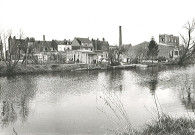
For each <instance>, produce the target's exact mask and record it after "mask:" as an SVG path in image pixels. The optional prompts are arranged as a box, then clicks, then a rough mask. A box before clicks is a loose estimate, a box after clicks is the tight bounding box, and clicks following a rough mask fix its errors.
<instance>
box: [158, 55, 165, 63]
mask: <svg viewBox="0 0 195 135" xmlns="http://www.w3.org/2000/svg"><path fill="white" fill-rule="evenodd" d="M157 60H158V62H161V61H166V58H165V57H163V56H160V57H158V59H157Z"/></svg>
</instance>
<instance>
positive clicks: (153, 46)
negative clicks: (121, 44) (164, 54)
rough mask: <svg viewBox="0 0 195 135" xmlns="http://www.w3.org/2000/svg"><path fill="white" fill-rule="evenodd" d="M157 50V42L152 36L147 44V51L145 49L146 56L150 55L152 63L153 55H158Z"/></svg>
mask: <svg viewBox="0 0 195 135" xmlns="http://www.w3.org/2000/svg"><path fill="white" fill-rule="evenodd" d="M158 52H159V50H158V44H157V43H156V41H155V40H154V38H152V39H151V41H150V43H149V45H148V51H147V56H148V57H152V63H153V59H154V57H157V56H158Z"/></svg>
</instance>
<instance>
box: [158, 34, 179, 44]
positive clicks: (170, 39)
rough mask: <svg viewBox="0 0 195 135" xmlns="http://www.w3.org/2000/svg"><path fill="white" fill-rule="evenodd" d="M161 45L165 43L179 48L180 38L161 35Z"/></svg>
mask: <svg viewBox="0 0 195 135" xmlns="http://www.w3.org/2000/svg"><path fill="white" fill-rule="evenodd" d="M159 43H164V44H168V45H173V46H179V36H174V35H168V34H159Z"/></svg>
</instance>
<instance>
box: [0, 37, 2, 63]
mask: <svg viewBox="0 0 195 135" xmlns="http://www.w3.org/2000/svg"><path fill="white" fill-rule="evenodd" d="M2 58H3V42H2V39H1V37H0V60H1V59H2Z"/></svg>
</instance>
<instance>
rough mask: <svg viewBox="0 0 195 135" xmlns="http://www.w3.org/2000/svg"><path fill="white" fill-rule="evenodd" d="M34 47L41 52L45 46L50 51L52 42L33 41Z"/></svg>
mask: <svg viewBox="0 0 195 135" xmlns="http://www.w3.org/2000/svg"><path fill="white" fill-rule="evenodd" d="M35 48H36V51H37V52H42V51H43V50H44V49H45V48H47V50H48V51H51V48H52V44H51V41H37V40H36V41H35Z"/></svg>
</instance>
